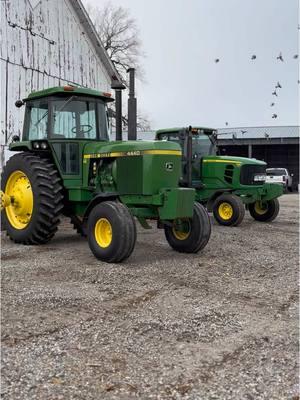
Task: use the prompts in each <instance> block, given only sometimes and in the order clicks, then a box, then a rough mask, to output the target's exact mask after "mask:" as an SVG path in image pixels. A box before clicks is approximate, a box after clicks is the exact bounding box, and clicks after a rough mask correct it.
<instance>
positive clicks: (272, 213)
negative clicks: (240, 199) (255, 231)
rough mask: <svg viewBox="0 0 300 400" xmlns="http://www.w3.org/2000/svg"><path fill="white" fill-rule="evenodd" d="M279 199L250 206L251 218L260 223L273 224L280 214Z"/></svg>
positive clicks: (257, 202) (258, 202)
mask: <svg viewBox="0 0 300 400" xmlns="http://www.w3.org/2000/svg"><path fill="white" fill-rule="evenodd" d="M279 208H280V207H279V201H278V199H272V200H268V201H265V202H260V201H256V202H255V203H251V204H249V212H250V215H251V217H253V218H254V219H255V220H256V221H260V222H271V221H273V220H274V219H275V218H276V217H277V215H278V213H279Z"/></svg>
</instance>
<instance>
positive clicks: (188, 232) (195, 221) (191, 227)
mask: <svg viewBox="0 0 300 400" xmlns="http://www.w3.org/2000/svg"><path fill="white" fill-rule="evenodd" d="M164 230H165V236H166V239H167V241H168V243H169V245H170V246H171V247H172V248H173V249H174V250H176V251H178V252H180V253H198V252H199V251H200V250H202V249H203V248H204V247H205V246H206V245H207V243H208V241H209V238H210V234H211V224H210V219H209V216H208V213H207V211H206V209H205V208H204V207H203V206H202V205H201V204H199V203H194V213H193V218H186V219H178V220H176V221H173V226H168V225H165V227H164Z"/></svg>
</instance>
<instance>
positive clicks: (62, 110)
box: [50, 98, 108, 140]
mask: <svg viewBox="0 0 300 400" xmlns="http://www.w3.org/2000/svg"><path fill="white" fill-rule="evenodd" d="M52 107H53V128H52V132H51V134H50V137H52V138H61V139H64V138H66V139H100V140H108V129H107V115H106V109H105V103H104V102H102V101H96V100H77V99H72V98H69V99H67V100H65V99H62V100H54V101H53V102H52ZM97 116H98V118H99V126H98V131H99V136H98V135H97V125H98V121H97Z"/></svg>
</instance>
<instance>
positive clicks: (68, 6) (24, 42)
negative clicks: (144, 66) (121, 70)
mask: <svg viewBox="0 0 300 400" xmlns="http://www.w3.org/2000/svg"><path fill="white" fill-rule="evenodd" d="M0 7H1V9H0V12H1V23H0V64H1V86H0V90H1V91H0V123H1V125H0V147H1V159H0V164H2V165H3V162H4V161H5V160H4V153H5V151H4V149H5V148H7V144H8V143H9V142H10V140H11V137H12V135H15V134H20V133H21V131H22V124H23V114H24V108H23V107H22V108H19V109H18V108H16V107H15V101H16V100H18V99H22V98H25V97H26V96H27V95H28V94H29V93H30V92H31V91H33V90H39V89H44V88H47V87H51V86H60V85H64V84H68V83H69V84H75V85H80V86H84V87H90V88H94V89H98V90H102V91H106V92H109V91H110V90H111V85H112V83H117V82H118V80H119V77H118V74H117V72H116V70H115V69H114V66H113V64H112V63H111V61H110V59H109V57H108V55H107V53H106V51H105V50H104V48H103V46H102V44H101V42H100V40H99V37H98V35H97V33H96V31H95V29H94V27H93V24H92V22H91V20H90V19H89V17H88V15H87V13H86V11H85V9H84V7H83V5H82V3H81V1H80V0H4V1H3V0H2V1H0ZM5 158H7V157H5Z"/></svg>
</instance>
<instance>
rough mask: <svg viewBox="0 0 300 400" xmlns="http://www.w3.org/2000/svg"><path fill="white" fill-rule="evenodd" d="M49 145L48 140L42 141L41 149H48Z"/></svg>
mask: <svg viewBox="0 0 300 400" xmlns="http://www.w3.org/2000/svg"><path fill="white" fill-rule="evenodd" d="M47 147H48V145H47V143H46V142H42V143H41V149H43V150H46V149H47Z"/></svg>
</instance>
